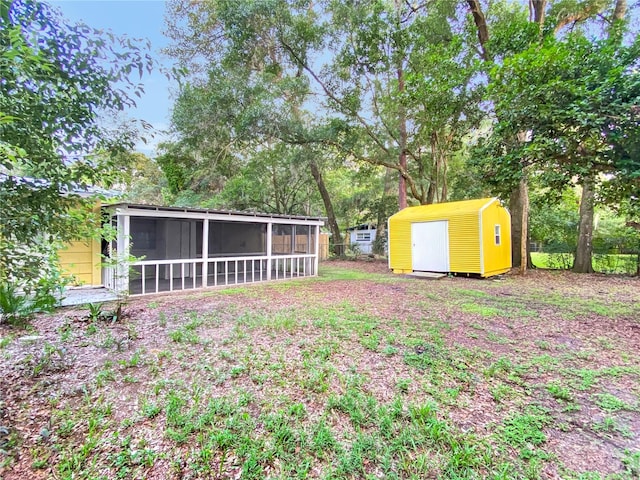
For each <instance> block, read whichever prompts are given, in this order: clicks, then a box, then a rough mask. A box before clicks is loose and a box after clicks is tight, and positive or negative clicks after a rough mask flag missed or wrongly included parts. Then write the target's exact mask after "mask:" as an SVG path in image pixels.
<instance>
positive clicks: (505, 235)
mask: <svg viewBox="0 0 640 480" xmlns="http://www.w3.org/2000/svg"><path fill="white" fill-rule="evenodd" d="M496 225H499V226H500V245H496V241H495V226H496ZM482 252H483V259H484V272H483V276H485V277H490V276H492V275H498V274H500V273H505V272H508V271H509V270H510V269H511V216H510V215H509V212H508V211H507V210H506V209H505V208H503V207H502V206H500V205H499V204H498V202H494V203H492V204H491V205H490V206H488V207H487V208H485V209H484V210H483V211H482Z"/></svg>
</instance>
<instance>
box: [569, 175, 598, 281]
mask: <svg viewBox="0 0 640 480" xmlns="http://www.w3.org/2000/svg"><path fill="white" fill-rule="evenodd" d="M593 207H594V189H593V179H585V181H584V182H583V184H582V197H581V199H580V224H579V226H578V246H577V248H576V258H575V260H574V261H573V271H574V272H576V273H593V263H592V257H593V210H594V208H593Z"/></svg>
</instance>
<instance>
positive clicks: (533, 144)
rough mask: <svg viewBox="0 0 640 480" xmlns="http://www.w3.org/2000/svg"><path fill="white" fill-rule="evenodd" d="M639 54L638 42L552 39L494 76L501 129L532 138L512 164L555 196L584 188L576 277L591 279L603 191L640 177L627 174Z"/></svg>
mask: <svg viewBox="0 0 640 480" xmlns="http://www.w3.org/2000/svg"><path fill="white" fill-rule="evenodd" d="M639 47H640V42H636V43H634V44H632V45H630V46H627V47H625V46H621V45H620V44H619V42H617V41H615V40H614V41H611V40H608V39H607V40H601V41H596V42H594V41H590V40H588V39H586V38H584V37H583V36H582V35H575V36H574V35H571V36H568V37H566V38H564V39H561V40H556V39H554V38H550V39H548V40H546V41H545V43H544V44H543V45H542V46H540V47H535V48H531V49H528V50H526V51H524V52H522V53H520V54H518V55H516V56H514V57H512V58H510V59H508V60H505V62H504V64H503V66H502V67H500V69H499V70H497V71H496V72H495V76H496V77H495V78H496V82H495V84H494V87H493V98H495V99H496V108H497V109H498V110H499V111H500V112H502V116H501V119H500V123H501V127H504V129H505V130H510V131H511V132H516V131H527V132H529V138H528V140H527V141H526V142H524V143H520V144H518V145H516V146H514V147H513V149H512V151H511V153H510V155H512V157H511V158H524V159H526V161H527V165H528V168H530V169H531V170H533V171H537V172H539V176H540V177H541V178H544V179H546V180H545V182H546V184H547V185H552V186H554V188H556V189H561V188H564V186H565V185H568V184H571V183H572V182H573V181H574V179H575V178H578V179H579V181H580V183H581V184H582V192H583V193H582V200H581V202H580V204H581V205H580V227H579V232H580V233H579V236H578V246H577V250H576V259H575V264H574V270H575V271H579V272H588V271H592V267H591V252H592V242H591V237H592V235H593V229H592V226H593V208H594V202H595V200H596V199H595V194H596V189H597V187H598V186H599V185H600V184H602V183H607V182H610V181H612V182H615V183H620V182H623V183H626V184H628V185H633V184H634V183H637V177H636V173H633V172H634V171H637V170H634V169H628V168H621V167H622V166H623V165H624V166H626V165H628V160H629V158H628V155H627V154H626V153H624V152H625V149H624V148H623V146H622V144H624V143H625V142H626V139H627V138H634V137H635V136H636V135H637V133H638V122H637V119H636V118H635V113H634V109H635V108H636V107H635V106H636V105H637V104H638V103H639V102H640V84H639V82H638V80H639V76H638V73H637V64H638V60H637V58H638V48H639ZM499 132H500V133H502V132H503V131H502V130H499ZM498 158H504V159H505V161H507V162H508V161H509V159H508V158H506V157H504V156H502V157H500V156H499V157H498ZM618 193H619V194H620V193H622V191H619V192H618ZM620 200H624V198H618V201H620Z"/></svg>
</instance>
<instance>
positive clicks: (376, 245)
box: [373, 168, 393, 255]
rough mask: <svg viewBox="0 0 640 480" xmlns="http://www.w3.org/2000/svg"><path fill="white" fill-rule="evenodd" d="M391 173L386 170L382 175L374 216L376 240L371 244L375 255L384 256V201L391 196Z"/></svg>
mask: <svg viewBox="0 0 640 480" xmlns="http://www.w3.org/2000/svg"><path fill="white" fill-rule="evenodd" d="M392 173H393V171H392V170H391V169H389V168H387V169H386V171H385V174H384V184H383V186H382V195H381V196H380V205H379V206H378V212H377V214H376V239H375V240H374V242H373V253H375V254H376V255H384V254H385V245H386V235H387V216H386V215H387V213H386V211H385V208H384V207H385V202H384V199H385V198H386V197H387V196H391V195H393V183H392V182H391V181H390V180H391V178H392V176H393V175H392Z"/></svg>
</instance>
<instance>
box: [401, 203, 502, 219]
mask: <svg viewBox="0 0 640 480" xmlns="http://www.w3.org/2000/svg"><path fill="white" fill-rule="evenodd" d="M495 201H497V198H479V199H476V200H462V201H459V202H446V203H433V204H431V205H418V206H415V207H407V208H405V209H404V210H400V211H399V212H398V213H396V214H395V215H393V216H392V217H391V218H392V219H393V220H428V219H436V218H447V217H451V216H457V215H464V214H469V213H476V212H479V211H480V210H482V209H483V208H484V207H486V206H488V205H490V204H491V203H493V202H495Z"/></svg>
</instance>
